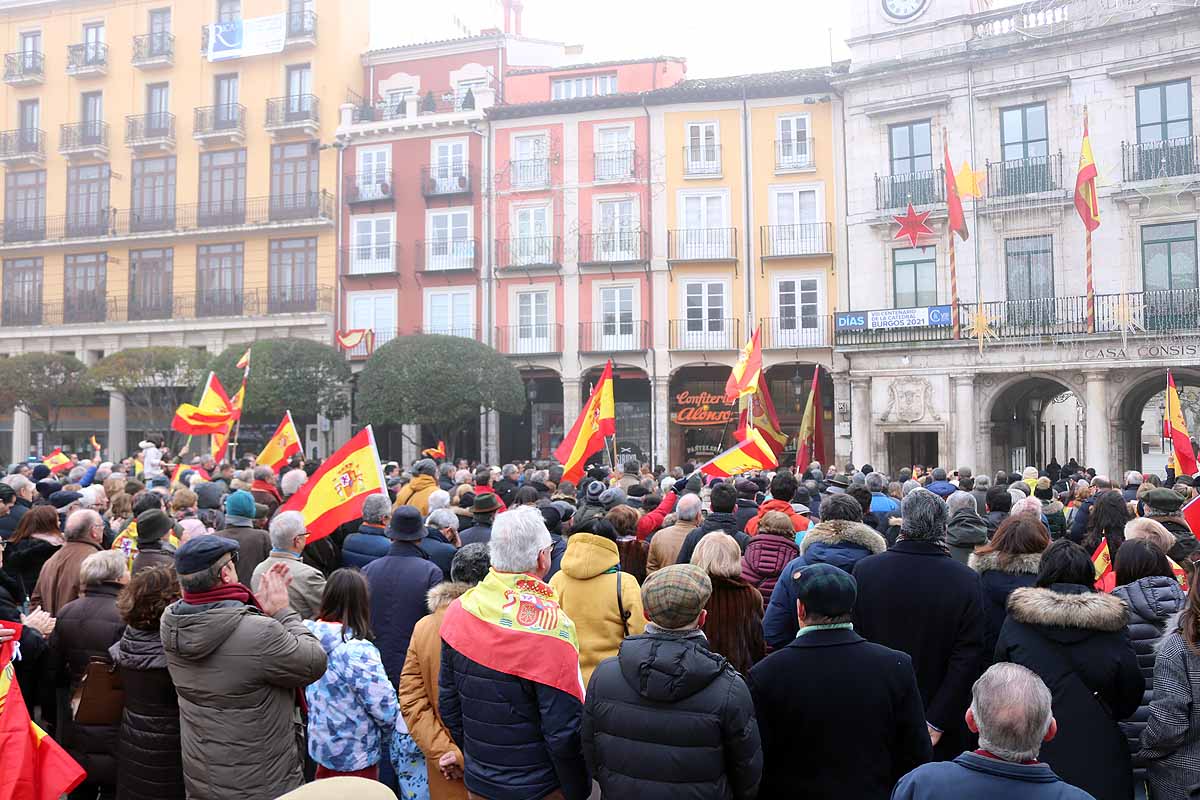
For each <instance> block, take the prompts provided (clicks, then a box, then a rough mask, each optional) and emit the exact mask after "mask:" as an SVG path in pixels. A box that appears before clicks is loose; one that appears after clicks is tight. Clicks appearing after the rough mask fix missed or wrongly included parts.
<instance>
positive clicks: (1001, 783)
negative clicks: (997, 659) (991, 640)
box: [892, 663, 1092, 800]
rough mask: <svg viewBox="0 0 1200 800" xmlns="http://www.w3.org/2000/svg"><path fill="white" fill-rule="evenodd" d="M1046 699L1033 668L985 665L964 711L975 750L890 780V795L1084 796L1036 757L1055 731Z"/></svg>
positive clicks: (1051, 799) (930, 799) (908, 798)
mask: <svg viewBox="0 0 1200 800" xmlns="http://www.w3.org/2000/svg"><path fill="white" fill-rule="evenodd" d="M1050 701H1051V694H1050V690H1049V689H1048V688H1046V684H1045V683H1043V682H1042V679H1041V678H1039V677H1038V676H1037V674H1035V673H1034V672H1032V671H1030V670H1028V669H1026V668H1025V667H1022V666H1020V665H1019V664H1009V663H1003V664H995V665H993V666H991V667H989V668H988V670H987V672H985V673H983V676H982V677H980V678H979V680H977V681H975V685H974V686H973V687H971V707H970V708H969V709H968V710H967V714H966V722H967V727H968V728H970V729H971V731H972V732H974V733H978V734H979V749H978V750H975V751H974V752H965V753H963V754H961V755H959V756H958V757H957V758H955V759H954V760H953V761H944V762H941V763H938V764H925V765H923V766H920V767H917V768H916V769H915V770H913V771H912V772H910V773H908V774H907V775H905V776H904V777H903V778H901V779H900V782H899V783H898V784H896V789H895V791H894V792H893V793H892V800H934V799H935V798H945V797H969V798H971V800H1010V798H1014V797H1019V798H1021V800H1090V798H1091V797H1092V796H1091V795H1090V794H1088V793H1087V792H1085V791H1084V790H1082V789H1079V788H1077V787H1075V786H1072V785H1070V784H1069V783H1066V782H1064V781H1063V780H1062V779H1061V778H1059V777H1058V776H1057V775H1055V774H1054V772H1053V771H1052V770H1051V769H1050V766H1049V765H1048V764H1043V763H1039V762H1038V760H1037V757H1038V753H1039V751H1040V750H1041V746H1042V743H1043V742H1048V741H1050V740H1051V739H1053V738H1054V736H1055V734H1057V733H1058V723H1057V722H1056V721H1055V719H1054V716H1053V714H1052V709H1051V704H1050Z"/></svg>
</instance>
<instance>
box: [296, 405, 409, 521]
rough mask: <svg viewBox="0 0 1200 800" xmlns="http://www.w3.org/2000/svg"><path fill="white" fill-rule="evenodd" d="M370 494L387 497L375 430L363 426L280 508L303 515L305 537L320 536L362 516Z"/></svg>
mask: <svg viewBox="0 0 1200 800" xmlns="http://www.w3.org/2000/svg"><path fill="white" fill-rule="evenodd" d="M373 494H382V495H383V496H384V497H387V484H386V483H384V480H383V464H382V463H380V461H379V451H378V450H377V449H376V447H375V432H374V431H373V430H372V428H371V426H370V425H368V426H367V427H365V428H363V429H362V430H361V431H359V432H358V433H357V434H356V435H355V436H354V438H353V439H351V440H350V441H348V442H346V444H344V445H342V447H341V449H340V450H338V451H337V452H336V453H334V454H333V455H331V456H330V457H329V458H327V459H325V462H324V463H323V464H321V468H320V469H318V470H317V471H316V472H314V473H313V475H312V477H311V478H309V479H308V481H307V482H306V483H305V484H304V485H303V486H301V487H300V491H298V492H296V493H295V494H294V495H292V496H291V497H290V498H288V501H287V502H286V503H284V504H283V505H281V506H280V507H279V510H280V511H299V512H300V513H301V514H303V515H304V524H305V527H306V528H307V529H308V541H309V543H310V544H311V543H312V542H315V541H317V540H318V539H323V538H325V537H326V536H328V535H329V534H330V533H332V532H333V531H334V530H335V529H336V528H337V527H338V526H339V525H342V524H345V523H347V522H350V521H351V520H355V519H358V518H359V517H361V516H362V506H363V502H364V501H365V500H366V499H367V498H368V497H369V496H370V495H373Z"/></svg>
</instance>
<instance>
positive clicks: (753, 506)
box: [733, 478, 758, 531]
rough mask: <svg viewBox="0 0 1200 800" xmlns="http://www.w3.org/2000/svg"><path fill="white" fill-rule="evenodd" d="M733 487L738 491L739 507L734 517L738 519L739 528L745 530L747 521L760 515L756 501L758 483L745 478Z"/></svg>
mask: <svg viewBox="0 0 1200 800" xmlns="http://www.w3.org/2000/svg"><path fill="white" fill-rule="evenodd" d="M733 488H734V490H736V491H737V507H736V508H735V509H734V512H733V517H734V519H735V520H737V529H738V530H739V531H744V530H746V523H747V522H749V521H750V520H752V519H754V518H755V517H757V516H758V503H757V502H756V501H755V497H757V496H758V484H757V483H755V482H754V481H748V480H745V479H744V478H743V479H742V480H740V481H738V482H737V483H735V484H734V485H733Z"/></svg>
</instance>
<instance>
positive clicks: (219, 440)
mask: <svg viewBox="0 0 1200 800" xmlns="http://www.w3.org/2000/svg"><path fill="white" fill-rule="evenodd" d="M230 425H232V423H230ZM228 449H229V425H227V426H225V430H224V431H223V432H221V433H214V434H213V435H212V448H211V452H212V457H213V461H216V462H217V463H218V464H219V463H221V462H222V461H224V460H225V451H226V450H228Z"/></svg>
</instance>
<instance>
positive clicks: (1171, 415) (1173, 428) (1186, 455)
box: [1163, 370, 1198, 475]
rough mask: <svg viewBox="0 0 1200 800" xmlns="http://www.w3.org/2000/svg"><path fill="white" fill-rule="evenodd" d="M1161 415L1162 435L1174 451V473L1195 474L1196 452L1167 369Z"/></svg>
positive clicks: (1171, 377) (1177, 392) (1172, 379)
mask: <svg viewBox="0 0 1200 800" xmlns="http://www.w3.org/2000/svg"><path fill="white" fill-rule="evenodd" d="M1165 410H1166V414H1165V415H1164V416H1163V436H1164V437H1165V438H1167V439H1170V440H1171V447H1172V449H1173V450H1174V451H1175V474H1176V475H1195V474H1196V472H1197V471H1198V468H1197V466H1196V453H1195V451H1194V450H1192V439H1191V437H1190V436H1188V429H1187V421H1186V420H1184V418H1183V406H1182V405H1180V404H1179V391H1178V390H1177V389H1176V388H1175V377H1174V376H1173V375H1172V374H1171V370H1167V407H1166V409H1165Z"/></svg>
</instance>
